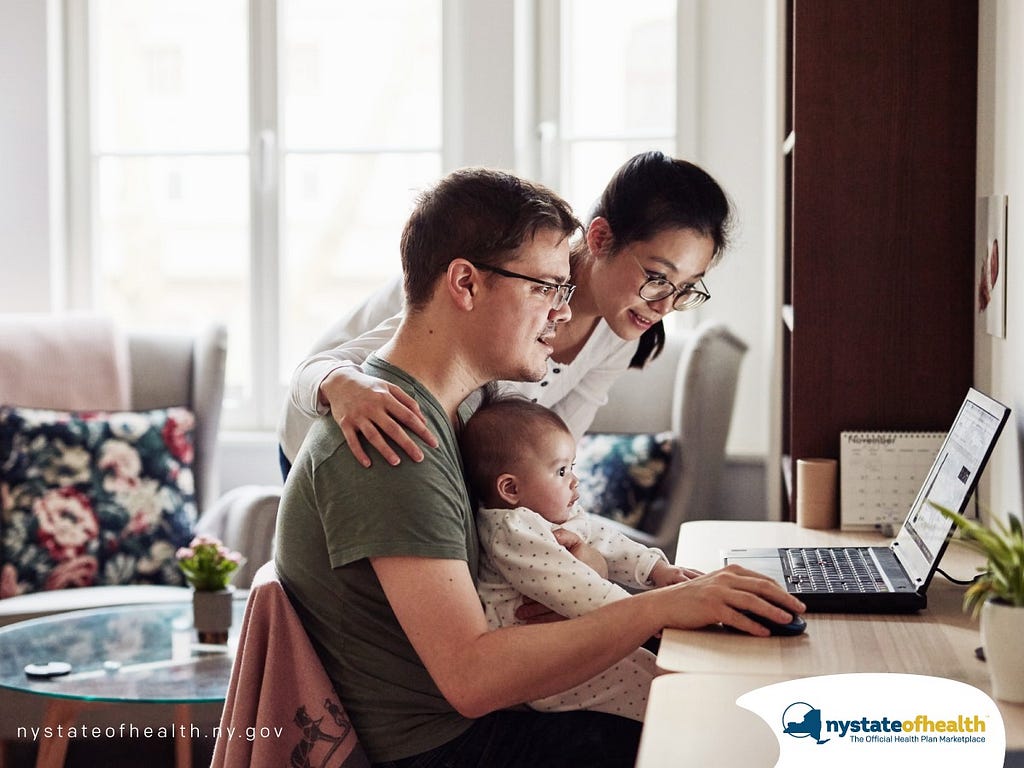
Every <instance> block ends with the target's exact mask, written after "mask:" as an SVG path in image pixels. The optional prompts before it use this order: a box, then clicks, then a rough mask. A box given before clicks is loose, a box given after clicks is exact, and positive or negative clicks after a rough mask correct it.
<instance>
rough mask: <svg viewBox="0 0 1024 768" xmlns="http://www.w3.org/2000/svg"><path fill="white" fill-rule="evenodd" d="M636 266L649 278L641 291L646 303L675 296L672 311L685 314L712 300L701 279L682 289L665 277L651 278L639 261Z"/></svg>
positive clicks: (641, 296)
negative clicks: (686, 311) (684, 312)
mask: <svg viewBox="0 0 1024 768" xmlns="http://www.w3.org/2000/svg"><path fill="white" fill-rule="evenodd" d="M636 265H637V266H638V267H640V269H643V270H644V275H646V276H647V279H646V280H644V282H643V285H641V286H640V291H639V293H640V298H641V299H643V300H644V301H661V300H662V299H667V298H668V297H669V296H675V298H674V299H673V301H672V309H674V310H677V311H679V312H683V311H684V310H687V309H693V308H694V307H699V306H700V305H701V304H703V303H704V302H705V301H707V300H708V299H710V298H711V293H710V291H708V289H707V286H706V285H704V281H703V280H701V279H698V280H697V282H696V283H694V284H693V285H684V286H683V287H682V288H679V287H678V286H676V285H675V284H674V283H671V282H669V281H668V280H666V279H665V278H664V277H651V276H650V274H649V273H648V272H647V270H646V269H644V267H643V265H642V264H641V263H640V262H639V261H638V262H637V263H636Z"/></svg>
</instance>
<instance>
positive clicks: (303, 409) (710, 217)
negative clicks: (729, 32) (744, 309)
mask: <svg viewBox="0 0 1024 768" xmlns="http://www.w3.org/2000/svg"><path fill="white" fill-rule="evenodd" d="M590 219H591V220H590V222H589V224H588V226H587V230H586V233H585V234H584V236H583V237H582V238H580V240H579V242H577V243H576V244H575V246H574V247H573V249H572V253H571V255H570V269H571V276H570V282H572V283H574V284H575V285H576V290H575V293H574V294H573V298H572V303H571V309H572V317H571V318H570V319H569V320H568V321H567V322H565V323H562V324H561V325H560V326H559V328H558V331H557V333H556V334H555V338H554V341H553V343H552V345H553V347H554V353H553V354H552V355H551V357H550V359H549V361H548V369H547V373H546V374H545V376H544V378H543V379H542V380H541V381H539V382H503V383H502V387H503V388H505V389H509V390H514V391H518V392H520V393H522V394H524V395H526V396H527V397H529V398H531V399H533V400H535V401H536V402H539V403H541V404H542V405H546V406H548V407H550V408H552V409H553V410H554V411H555V412H557V413H558V415H559V416H561V417H562V419H563V420H564V421H565V422H566V424H568V426H569V428H570V430H571V431H572V433H573V436H574V437H575V438H576V439H577V440H578V439H579V438H580V436H582V434H583V433H584V432H585V431H586V430H587V427H589V426H590V423H591V421H592V420H593V418H594V414H595V413H596V412H597V409H598V408H599V407H600V406H602V405H603V404H604V403H605V402H606V401H607V399H608V389H609V388H610V387H611V385H612V383H613V382H614V381H615V380H616V379H617V378H618V377H619V376H620V375H621V374H622V373H623V372H624V371H625V370H626V369H627V368H631V367H632V368H642V367H643V366H644V365H645V364H646V363H647V362H648V361H649V360H651V359H653V358H654V357H656V356H657V355H658V354H659V353H660V351H661V348H662V346H663V345H664V342H665V327H664V324H663V323H662V318H663V317H664V316H665V315H666V314H668V313H669V312H671V311H673V310H686V309H692V308H693V307H696V306H698V305H700V304H702V303H703V302H705V301H707V300H708V299H709V298H711V295H710V293H709V292H708V290H707V288H706V287H705V285H704V282H703V279H702V278H703V277H704V275H705V274H706V273H707V271H708V269H710V268H711V266H713V265H714V264H715V263H716V262H717V261H718V260H719V259H720V257H721V255H722V253H723V252H724V250H725V248H726V245H727V239H728V229H729V224H730V220H731V211H730V205H729V201H728V199H727V197H726V195H725V193H724V192H723V191H722V188H721V187H720V186H719V185H718V183H717V182H716V181H715V180H714V179H713V178H711V176H709V175H708V174H707V173H706V172H704V171H703V170H702V169H700V168H699V167H697V166H695V165H693V164H692V163H688V162H686V161H685V160H678V159H674V158H671V157H667V156H665V155H664V154H662V153H661V152H645V153H642V154H639V155H636V156H635V157H633V158H631V159H630V160H628V161H627V162H626V163H625V164H624V165H622V167H620V168H619V169H618V170H617V171H616V172H615V175H614V176H613V177H612V179H611V181H610V182H609V183H608V186H607V187H605V190H604V192H603V193H602V195H601V198H600V200H599V201H598V202H597V205H596V206H595V207H594V209H593V211H592V212H591V217H590ZM492 271H493V270H492ZM493 278H494V279H509V278H512V279H526V280H532V281H533V282H537V280H536V279H535V278H531V277H529V276H526V275H519V274H515V273H511V272H507V271H502V272H500V273H498V274H494V275H493ZM401 310H402V303H401V286H400V285H399V284H398V283H397V281H396V282H395V283H393V284H392V285H391V286H390V287H389V289H387V290H386V291H384V292H380V293H378V294H377V295H375V296H374V297H372V298H371V299H370V300H369V301H368V302H367V303H366V304H365V305H363V306H362V307H360V308H359V309H357V310H356V311H355V313H353V314H352V315H351V316H349V317H348V318H345V319H344V320H343V321H342V322H340V323H339V324H338V325H336V326H334V327H333V328H332V329H331V330H330V331H328V333H327V334H325V336H324V337H323V338H321V340H320V343H319V344H318V345H317V348H319V349H324V350H327V351H325V352H322V353H319V354H315V355H313V356H311V357H309V358H307V359H306V360H305V361H304V362H303V363H301V364H300V365H299V367H298V369H297V370H296V372H295V375H294V376H293V378H292V388H291V397H290V399H289V402H288V403H287V405H286V410H285V414H284V418H283V420H282V424H281V429H280V437H281V447H282V453H281V464H282V471H283V472H284V473H285V474H287V469H288V467H289V466H290V462H291V460H293V459H294V458H295V454H296V452H297V451H298V449H299V446H300V445H301V443H302V439H303V437H304V436H305V433H306V430H307V429H308V426H309V423H310V422H311V420H312V419H314V418H316V417H317V416H318V415H322V414H325V413H327V412H328V410H329V411H330V412H331V414H332V415H333V417H334V419H335V420H336V421H337V422H338V423H339V425H340V426H341V428H342V431H343V432H344V434H345V437H346V439H347V440H348V443H349V445H350V446H352V452H353V454H355V456H356V458H357V459H359V460H360V461H361V462H362V463H363V464H364V465H366V466H369V465H370V458H369V456H368V455H367V453H366V451H365V446H364V445H363V443H361V442H360V441H359V440H358V439H357V434H358V435H362V436H363V438H364V439H365V440H366V441H367V442H368V443H369V444H370V445H372V446H374V447H375V448H376V449H377V450H378V451H379V452H380V453H381V455H382V456H383V457H384V459H385V460H386V461H388V462H389V463H390V464H397V463H398V462H399V461H400V458H399V454H398V452H397V451H396V450H395V449H394V447H392V445H390V444H389V443H388V440H387V439H386V438H390V440H391V441H393V443H394V445H395V446H397V447H398V448H399V449H401V450H402V451H403V452H405V453H406V454H407V455H408V456H409V457H410V458H412V459H413V460H414V461H419V460H421V459H422V457H423V454H422V451H421V450H420V448H419V447H418V445H417V444H416V442H415V441H414V440H413V439H412V438H411V437H410V436H409V434H407V432H406V429H409V430H411V432H412V433H414V434H415V435H417V436H419V437H420V438H421V439H422V440H423V441H425V442H426V443H427V445H429V446H435V445H436V441H435V439H434V436H433V435H432V434H431V433H430V432H429V431H428V430H427V428H426V426H425V422H424V421H423V417H422V415H421V414H420V412H419V409H418V408H417V406H416V405H415V403H414V402H413V401H412V400H411V398H409V397H408V396H407V395H406V394H405V393H404V392H402V391H401V390H400V389H399V388H397V387H394V386H392V385H390V384H386V383H384V382H381V381H379V380H377V379H374V378H372V377H369V376H366V375H364V374H363V373H362V372H361V371H360V370H359V369H358V367H356V366H358V364H359V363H361V362H362V361H363V360H364V359H365V357H366V355H367V354H369V353H370V352H372V351H374V350H375V349H377V348H378V347H380V346H381V345H382V344H383V343H384V342H385V341H387V340H388V339H389V338H390V337H391V335H392V334H393V333H394V329H395V328H397V326H398V323H399V322H400V321H401V317H400V314H399V313H400V312H401ZM384 318H390V319H387V320H384ZM381 320H384V322H383V323H381V322H380V321H381ZM377 323H380V325H377V327H376V328H374V326H375V325H376V324H377ZM370 328H373V329H374V330H373V331H370V332H368V333H363V331H367V330H368V329H370ZM360 334H362V335H360ZM355 336H359V338H358V339H355V340H354V341H349V340H350V339H353V338H354V337H355Z"/></svg>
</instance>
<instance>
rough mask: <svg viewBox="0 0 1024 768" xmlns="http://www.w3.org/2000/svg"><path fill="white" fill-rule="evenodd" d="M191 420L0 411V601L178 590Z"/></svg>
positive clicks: (158, 413)
mask: <svg viewBox="0 0 1024 768" xmlns="http://www.w3.org/2000/svg"><path fill="white" fill-rule="evenodd" d="M194 422H195V419H194V417H193V415H192V412H191V411H189V410H187V409H186V408H166V409H160V410H154V411H146V412H138V413H136V412H122V413H100V412H81V413H68V412H65V411H49V410H39V409H32V408H17V407H10V406H0V512H2V518H0V520H2V539H0V563H2V567H0V598H4V597H11V596H13V595H17V594H22V593H25V592H35V591H40V590H48V589H63V588H67V587H84V586H93V585H109V584H183V583H184V580H183V578H182V575H181V573H180V571H179V570H178V568H177V565H176V562H175V559H174V553H175V551H176V550H177V548H178V547H181V546H185V545H186V544H188V542H189V541H190V540H191V538H192V526H193V523H194V522H195V518H196V504H195V494H194V488H193V479H192V459H193V442H192V429H193V426H194Z"/></svg>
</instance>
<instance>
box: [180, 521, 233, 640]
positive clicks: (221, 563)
mask: <svg viewBox="0 0 1024 768" xmlns="http://www.w3.org/2000/svg"><path fill="white" fill-rule="evenodd" d="M176 558H177V560H178V567H179V568H180V569H181V572H182V573H183V574H185V579H186V580H187V581H188V583H189V584H190V585H191V587H192V619H193V624H194V625H195V628H196V633H197V634H198V636H199V642H201V643H216V644H220V645H223V644H224V643H227V641H228V629H229V628H230V627H231V602H232V599H233V597H234V587H231V586H229V584H228V582H229V581H230V580H231V577H232V576H233V575H234V573H235V571H237V570H238V567H239V566H240V565H241V564H242V563H243V562H244V560H243V558H242V556H241V555H240V554H239V553H238V552H233V551H232V550H230V549H228V548H227V547H225V546H224V545H223V544H222V543H221V542H220V540H219V539H217V538H214V537H213V536H196V537H195V538H194V539H192V543H191V544H189V545H188V546H187V547H182V548H181V549H179V550H178V552H177V554H176Z"/></svg>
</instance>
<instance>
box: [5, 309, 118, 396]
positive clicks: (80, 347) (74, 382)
mask: <svg viewBox="0 0 1024 768" xmlns="http://www.w3.org/2000/svg"><path fill="white" fill-rule="evenodd" d="M0 404H4V405H20V406H23V407H27V408H49V409H53V410H62V411H120V410H127V409H128V408H130V407H131V392H130V388H129V384H128V363H127V347H126V344H125V342H124V339H123V338H122V337H121V335H120V334H119V333H118V332H117V331H116V330H115V328H114V325H113V323H112V322H111V321H110V320H109V319H107V318H103V317H99V316H96V315H74V314H71V315H41V314H6V315H0Z"/></svg>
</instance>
